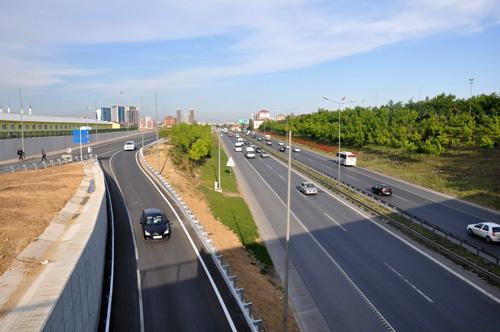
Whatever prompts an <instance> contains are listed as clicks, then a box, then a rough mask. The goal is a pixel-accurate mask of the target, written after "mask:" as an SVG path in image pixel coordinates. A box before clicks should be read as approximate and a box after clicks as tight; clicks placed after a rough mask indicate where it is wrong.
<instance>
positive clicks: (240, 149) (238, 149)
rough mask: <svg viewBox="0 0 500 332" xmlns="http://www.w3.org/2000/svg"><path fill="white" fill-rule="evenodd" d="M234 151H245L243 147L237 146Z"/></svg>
mask: <svg viewBox="0 0 500 332" xmlns="http://www.w3.org/2000/svg"><path fill="white" fill-rule="evenodd" d="M234 151H235V152H241V151H243V148H242V147H241V146H236V145H235V146H234Z"/></svg>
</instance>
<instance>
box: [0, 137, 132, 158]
mask: <svg viewBox="0 0 500 332" xmlns="http://www.w3.org/2000/svg"><path fill="white" fill-rule="evenodd" d="M137 133H138V131H137V130H135V131H130V132H129V133H128V134H137ZM124 136H127V131H118V132H108V133H101V134H99V132H98V133H97V141H98V142H100V141H107V140H110V139H114V138H118V137H124ZM94 142H95V134H93V133H91V134H90V143H94ZM20 146H22V142H21V139H20V138H13V139H2V140H0V160H9V159H17V155H16V152H17V149H18V148H19V147H20ZM85 146H87V145H85ZM77 147H78V148H79V147H80V145H79V144H77V143H73V142H72V136H49V137H32V138H25V139H24V153H25V155H26V157H27V158H29V157H33V156H35V157H40V156H41V151H42V149H44V150H45V151H46V152H47V153H50V152H52V151H58V150H64V149H67V148H72V149H75V148H77Z"/></svg>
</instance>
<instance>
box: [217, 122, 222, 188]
mask: <svg viewBox="0 0 500 332" xmlns="http://www.w3.org/2000/svg"><path fill="white" fill-rule="evenodd" d="M217 136H218V137H219V186H218V187H219V188H218V189H219V191H221V192H222V179H221V177H220V130H217Z"/></svg>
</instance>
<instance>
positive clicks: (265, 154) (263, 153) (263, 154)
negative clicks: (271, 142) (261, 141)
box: [260, 152, 269, 158]
mask: <svg viewBox="0 0 500 332" xmlns="http://www.w3.org/2000/svg"><path fill="white" fill-rule="evenodd" d="M260 157H261V158H269V153H267V152H262V154H261V155H260Z"/></svg>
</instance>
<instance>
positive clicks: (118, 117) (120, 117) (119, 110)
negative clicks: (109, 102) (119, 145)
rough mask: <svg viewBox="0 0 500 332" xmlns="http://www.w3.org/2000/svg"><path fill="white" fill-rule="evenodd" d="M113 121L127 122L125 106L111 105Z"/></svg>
mask: <svg viewBox="0 0 500 332" xmlns="http://www.w3.org/2000/svg"><path fill="white" fill-rule="evenodd" d="M111 121H113V122H118V123H125V106H120V105H113V106H111Z"/></svg>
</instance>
